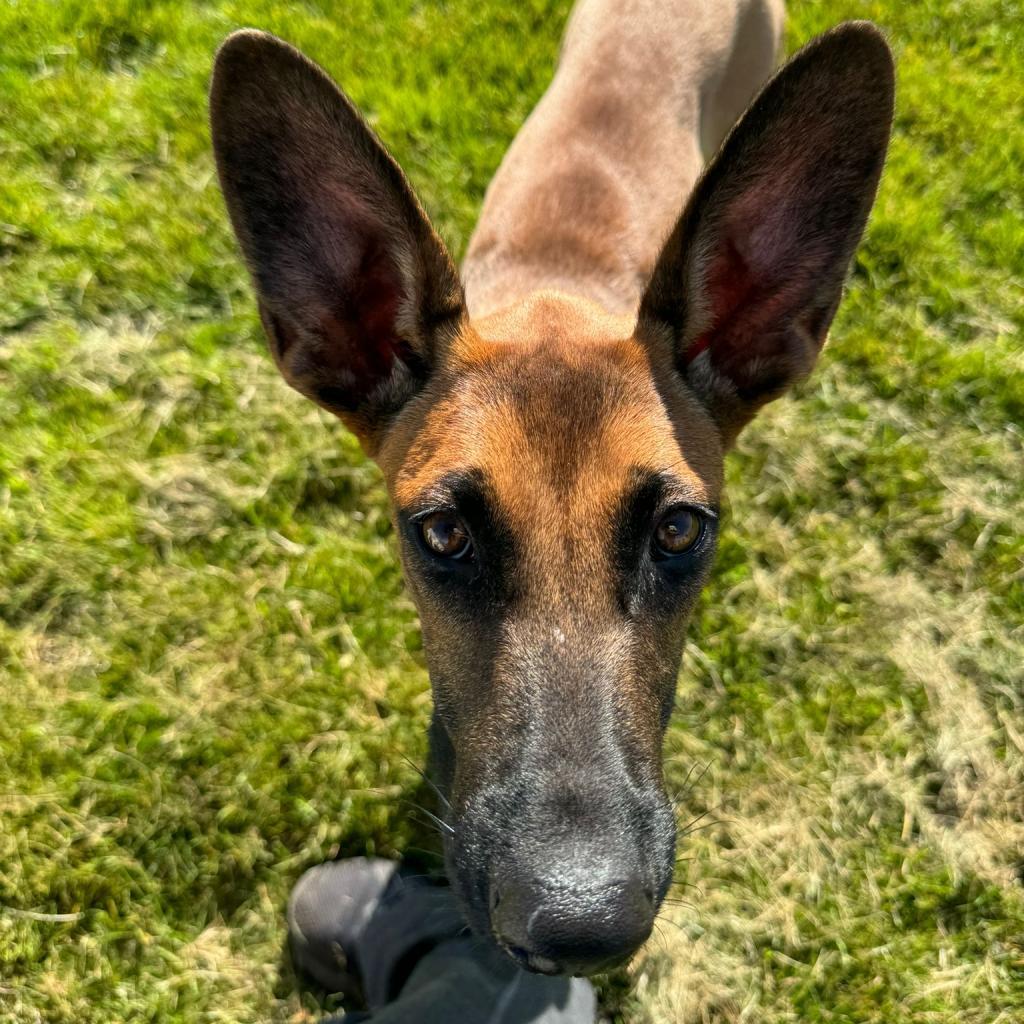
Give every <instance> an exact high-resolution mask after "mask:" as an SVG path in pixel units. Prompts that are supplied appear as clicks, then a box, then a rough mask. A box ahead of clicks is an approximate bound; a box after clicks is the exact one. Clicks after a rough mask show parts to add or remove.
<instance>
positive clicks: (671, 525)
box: [654, 508, 704, 558]
mask: <svg viewBox="0 0 1024 1024" xmlns="http://www.w3.org/2000/svg"><path fill="white" fill-rule="evenodd" d="M703 530H704V526H703V523H702V522H701V519H700V516H698V515H697V513H696V512H690V511H689V510H687V509H685V508H684V509H677V510H676V511H674V512H670V513H669V514H668V515H667V516H665V518H664V519H662V521H661V522H660V523H658V528H657V529H656V530H655V531H654V547H655V550H656V553H657V554H658V555H660V556H661V557H662V558H673V557H674V556H676V555H682V554H685V553H686V552H687V551H689V550H691V548H693V547H694V546H695V545H696V543H697V541H699V540H700V535H701V533H703Z"/></svg>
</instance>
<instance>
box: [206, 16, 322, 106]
mask: <svg viewBox="0 0 1024 1024" xmlns="http://www.w3.org/2000/svg"><path fill="white" fill-rule="evenodd" d="M307 63H309V62H308V61H307V60H306V58H305V57H304V56H303V55H302V54H301V53H300V52H299V51H298V50H296V49H295V47H294V46H292V45H291V44H290V43H286V42H285V41H284V40H283V39H279V38H278V37H277V36H275V35H271V34H270V33H269V32H263V31H261V30H260V29H256V28H240V29H238V31H236V32H232V33H231V35H229V36H228V37H227V39H225V40H224V42H223V43H221V44H220V47H219V48H218V50H217V55H216V57H215V58H214V61H213V86H212V88H213V91H214V92H216V91H217V90H218V89H219V88H220V87H222V86H223V85H224V84H225V83H231V82H233V81H235V80H237V79H240V78H245V77H252V76H254V75H267V74H272V73H274V72H275V71H280V70H283V69H286V68H288V67H295V66H296V65H303V64H307Z"/></svg>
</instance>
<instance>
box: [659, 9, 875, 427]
mask: <svg viewBox="0 0 1024 1024" xmlns="http://www.w3.org/2000/svg"><path fill="white" fill-rule="evenodd" d="M892 101H893V69H892V60H891V56H890V54H889V49H888V46H887V45H886V43H885V41H884V39H883V38H882V36H881V35H880V33H879V32H878V31H877V29H875V28H874V27H873V26H870V25H868V24H866V23H850V24H847V25H843V26H840V27H839V28H838V29H835V30H833V31H832V32H830V33H827V34H826V35H825V36H823V37H821V38H820V39H818V40H817V41H815V42H814V43H812V44H810V45H809V46H808V47H805V48H804V49H803V50H802V51H800V53H798V54H797V55H796V56H795V57H794V58H793V60H791V61H790V62H789V64H787V65H786V66H785V67H783V69H782V70H781V71H780V72H779V73H778V74H777V75H776V76H775V77H774V78H773V79H772V80H771V81H770V82H769V83H768V84H767V85H766V86H765V88H764V90H763V91H762V92H761V94H760V95H759V97H758V98H757V99H756V100H755V101H754V103H753V104H752V105H751V107H750V109H749V110H748V111H747V113H746V114H745V115H744V116H743V118H741V120H740V122H739V123H738V124H737V126H736V127H735V128H734V130H733V132H732V133H731V134H730V136H729V137H728V138H727V139H726V141H725V143H724V144H723V147H722V149H721V150H720V152H719V154H718V155H717V157H716V158H715V160H714V161H713V162H712V163H711V165H710V166H709V167H708V169H707V171H706V172H705V174H704V176H703V177H702V179H701V180H700V182H699V183H698V185H697V187H696V189H695V191H694V195H693V197H692V198H691V201H690V203H689V204H688V206H687V208H686V210H685V211H684V213H683V216H682V217H681V218H680V221H679V223H678V224H677V225H676V229H675V230H674V231H673V233H672V235H671V236H670V237H669V239H668V241H667V243H666V245H665V247H664V249H663V251H662V254H661V256H660V258H659V260H658V263H657V265H656V268H655V272H654V275H653V276H652V279H651V282H650V284H649V286H648V289H647V292H646V293H645V295H644V298H643V301H642V304H641V313H640V316H641V321H646V322H647V323H648V324H651V325H654V326H658V325H661V326H667V327H668V328H669V329H670V330H671V334H672V343H673V346H674V349H675V354H676V361H677V365H678V366H679V368H680V371H681V372H682V373H683V374H684V375H685V376H686V377H687V379H688V380H689V381H690V383H691V385H692V386H694V389H695V390H696V391H697V392H698V394H699V395H700V397H702V399H703V400H704V401H705V403H706V404H707V405H708V407H709V408H710V409H711V411H712V413H713V414H714V415H715V416H716V418H717V419H718V420H719V422H720V424H721V425H722V426H723V430H724V431H725V433H727V434H734V433H735V432H736V431H737V430H738V429H739V427H741V426H742V425H743V423H745V422H746V420H748V419H749V418H750V417H751V416H752V415H753V413H754V411H756V409H757V408H758V407H759V406H760V405H762V404H764V402H766V401H768V400H770V399H772V398H774V397H776V396H777V395H779V394H780V393H781V392H782V391H784V390H785V389H786V388H787V387H788V386H789V385H790V384H792V383H793V382H794V381H795V380H797V379H799V378H800V377H802V376H804V375H805V374H807V373H808V372H809V371H810V369H811V367H812V366H813V364H814V361H815V359H816V357H817V354H818V351H819V350H820V348H821V346H822V345H823V344H824V340H825V336H826V334H827V331H828V328H829V325H830V324H831V321H832V318H833V316H834V314H835V310H836V307H837V306H838V303H839V299H840V297H841V293H842V285H843V279H844V277H845V273H846V270H847V267H848V265H849V262H850V259H851V257H852V255H853V252H854V250H855V248H856V246H857V243H858V242H859V240H860V237H861V234H862V232H863V229H864V224H865V222H866V220H867V216H868V212H869V210H870V208H871V204H872V202H873V199H874V195H875V191H876V189H877V185H878V179H879V176H880V174H881V169H882V164H883V162H884V157H885V150H886V146H887V142H888V137H889V130H890V125H891V120H892Z"/></svg>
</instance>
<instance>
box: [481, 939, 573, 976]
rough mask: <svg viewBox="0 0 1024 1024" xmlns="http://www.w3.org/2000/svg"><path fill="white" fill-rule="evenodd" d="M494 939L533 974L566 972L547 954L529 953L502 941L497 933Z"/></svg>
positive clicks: (503, 950)
mask: <svg viewBox="0 0 1024 1024" xmlns="http://www.w3.org/2000/svg"><path fill="white" fill-rule="evenodd" d="M494 941H495V942H496V943H497V944H498V946H499V947H500V949H501V951H502V952H503V953H505V954H506V955H507V956H508V957H510V958H511V959H512V960H514V961H515V962H516V964H518V966H520V967H522V968H523V970H526V971H530V972H531V973H532V974H545V975H549V976H551V975H556V974H562V973H564V972H563V971H562V969H561V968H560V967H559V966H558V964H556V963H555V961H554V960H549V959H548V958H547V957H546V956H538V955H537V954H535V953H528V952H527V951H526V950H525V949H522V948H521V947H519V946H510V945H508V944H507V943H505V942H502V940H501V939H499V938H498V936H497V935H495V936H494Z"/></svg>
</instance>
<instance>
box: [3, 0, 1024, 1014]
mask: <svg viewBox="0 0 1024 1024" xmlns="http://www.w3.org/2000/svg"><path fill="white" fill-rule="evenodd" d="M567 10H568V3H567V2H566V0H557V2H555V0H552V2H548V0H528V2H519V3H503V2H500V0H447V2H444V3H414V2H412V0H393V2H384V0H377V2H371V0H348V2H344V3H342V2H336V3H335V2H330V0H323V2H321V3H288V4H284V3H256V2H238V3H230V2H226V0H218V2H209V3H189V4H185V3H169V2H163V3H161V2H158V0H150V2H146V0H102V2H101V0H63V2H60V3H55V2H53V0H0V111H2V115H0V673H2V680H0V1021H3V1022H15V1021H17V1022H30V1021H45V1022H65V1021H66V1022H74V1024H92V1022H95V1024H100V1022H102V1024H111V1022H121V1021H160V1022H165V1021H167V1022H170V1021H181V1022H186V1021H187V1022H199V1021H204V1022H205V1021H224V1022H249V1021H251V1022H254V1024H255V1022H261V1024H262V1022H270V1021H277V1022H292V1024H299V1022H304V1021H310V1022H312V1021H314V1020H316V1019H317V1017H318V1016H319V1015H320V1014H321V1013H322V1012H323V1010H324V1009H325V1008H330V1007H333V1006H334V1005H335V1004H334V1003H332V1002H331V1001H330V1000H329V999H328V998H326V997H324V995H323V994H322V993H319V992H317V991H315V990H307V989H303V988H302V987H301V985H300V984H299V983H298V981H297V979H296V978H295V977H294V975H293V974H292V972H291V968H290V967H289V965H288V962H287V958H286V957H284V956H283V955H282V941H283V937H284V928H283V916H282V909H283V905H284V901H285V899H286V896H287V893H288V890H289V888H290V886H291V885H292V883H293V882H294V880H295V879H296V878H297V877H298V875H299V874H300V873H301V871H302V870H303V869H304V868H306V867H307V866H309V865H311V864H315V863H317V862H319V861H321V860H323V859H325V858H328V857H333V856H336V855H339V854H342V855H346V854H356V853H378V854H385V855H387V856H404V857H406V858H408V859H410V860H412V861H414V862H416V863H422V864H424V865H430V864H431V863H433V860H432V858H433V854H432V853H431V850H432V849H434V844H433V840H432V836H431V833H430V831H429V830H428V829H426V828H424V827H423V826H422V825H420V824H418V822H417V820H416V815H415V812H413V811H411V810H410V807H409V803H408V802H407V801H410V800H419V799H421V797H420V796H419V795H418V790H419V777H418V775H417V773H416V769H415V768H414V766H413V762H415V763H420V762H422V759H423V756H424V751H425V737H424V731H425V725H426V722H427V718H428V714H429V706H430V699H429V688H428V683H427V678H426V674H425V670H424V667H423V660H422V656H421V652H420V638H419V631H418V626H417V622H416V617H415V614H414V612H413V609H412V606H411V604H410V602H409V600H408V598H406V597H405V596H404V595H403V591H402V585H401V579H400V574H399V569H398V564H397V559H396V545H395V540H394V536H393V533H392V529H391V526H390V524H389V521H388V518H387V514H386V511H385V503H384V492H383V487H382V485H381V481H380V477H379V475H378V472H377V471H376V469H375V468H374V467H373V466H372V465H370V464H369V463H367V462H366V461H365V460H364V459H363V457H362V456H361V454H360V452H359V449H358V447H357V445H356V443H355V442H354V441H353V440H352V438H351V437H349V436H348V435H347V434H346V433H345V431H344V430H343V428H342V427H341V426H340V425H339V424H338V423H336V422H334V421H332V420H330V419H329V418H328V417H327V416H326V415H323V414H321V413H320V412H318V411H317V410H316V409H314V408H313V407H312V406H311V405H309V404H308V403H305V402H304V401H303V400H302V399H301V398H299V397H298V396H296V395H294V394H293V393H291V392H290V391H288V390H287V389H286V388H285V386H284V385H283V384H282V383H280V381H279V379H278V377H277V375H276V371H274V369H273V367H272V365H271V362H270V360H269V357H268V356H267V355H266V353H265V350H264V345H263V342H262V339H261V337H260V334H259V330H258V327H257V323H256V319H255V314H254V307H253V301H252V297H251V293H250V290H249V287H248V283H247V281H246V277H245V274H244V272H243V270H242V267H241V265H240V262H239V259H238V256H237V252H236V249H235V245H234V243H233V239H232V238H231V236H230V232H229V229H228V227H227V221H226V217H225V214H224V211H223V208H222V204H221V200H220V196H219V193H218V190H217V187H216V182H215V177H214V171H213V163H212V159H211V155H210V148H209V138H208V131H207V126H206V109H205V92H206V84H207V79H208V75H209V71H210V62H211V57H212V54H213V51H214V49H215V47H216V45H217V43H218V41H219V40H220V39H221V38H222V37H223V36H224V35H225V34H226V33H227V32H228V31H229V30H231V29H232V28H234V27H237V26H239V25H244V24H251V25H256V26H259V27H262V28H266V29H269V30H272V31H275V32H277V33H278V34H280V35H283V36H285V37H286V38H288V39H290V40H291V41H292V42H294V43H296V44H297V45H299V46H301V47H302V48H303V49H305V50H306V51H307V52H308V53H309V54H310V55H312V56H314V57H315V58H317V59H319V60H320V61H321V62H322V63H323V64H325V65H326V66H327V67H328V68H329V69H330V70H331V71H332V72H333V73H334V74H335V76H336V77H337V78H338V79H339V81H340V82H341V83H342V84H343V85H344V86H345V88H346V89H347V90H348V91H349V92H350V94H351V95H352V96H353V97H354V98H355V99H356V100H357V102H359V103H360V104H361V105H362V106H363V108H364V109H365V110H366V111H367V112H368V113H369V116H370V117H371V120H372V121H373V122H374V124H375V125H376V126H377V127H378V129H379V131H380V132H381V134H382V135H383V137H384V138H385V140H386V141H387V143H388V144H389V145H390V147H391V148H392V150H393V151H394V153H395V154H396V156H397V157H398V159H399V160H400V162H401V163H402V164H403V165H404V166H405V167H406V168H407V169H408V171H409V173H410V176H411V177H412V179H413V181H414V183H415V185H416V186H417V188H418V190H419V192H420V195H421V196H422V198H423V200H424V203H425V205H426V206H427V208H428V209H429V211H430V212H431V214H432V216H433V218H434V220H435V223H436V224H437V225H438V226H439V228H440V230H441V231H442V233H443V234H444V235H445V237H446V239H447V241H448V242H449V244H450V245H451V246H452V248H453V250H454V251H456V252H461V251H463V249H464V247H465V243H466V241H467V239H468V236H469V233H470V231H471V228H472V224H473V220H474V216H475V213H476V210H477V208H478V206H479V203H480V200H481V197H482V194H483V190H484V188H485V187H486V184H487V181H488V179H489V177H490V175H491V173H492V172H493V170H494V168H495V167H496V165H497V163H498V161H499V160H500V158H501V155H502V152H503V151H504V148H505V146H506V145H507V143H508V141H509V139H510V138H511V137H512V135H513V134H514V132H515V130H516V128H517V127H518V125H519V124H520V122H521V121H522V119H523V117H524V116H525V114H526V113H527V112H528V110H529V109H530V107H531V105H532V104H533V103H534V102H535V100H536V99H537V97H538V96H539V94H540V93H541V92H542V90H543V88H544V86H545V84H546V82H547V80H548V77H549V75H550V72H551V68H552V65H553V61H554V59H555V55H556V52H557V46H558V39H559V36H560V33H561V30H562V26H563V23H564V18H565V15H566V13H567ZM847 17H869V18H872V19H874V20H876V21H877V22H878V23H879V24H881V25H882V26H883V27H884V28H885V29H886V31H887V32H888V33H889V36H890V39H891V40H892V42H893V45H894V48H895V50H896V55H897V60H898V66H899V93H898V100H897V120H896V135H895V138H894V141H893V145H892V149H891V154H890V160H889V164H888V168H887V171H886V174H885V177H884V179H883V183H882V188H881V193H880V197H879V201H878V205H877V207H876V209H875V211H874V214H873V216H872V220H871V224H870V227H869V230H868V234H867V239H866V242H865V244H864V246H863V248H862V249H861V251H860V254H859V256H858V258H857V262H856V266H855V268H854V272H853V275H852V278H851V282H850V287H849V291H848V295H847V298H846V300H845V303H844V305H843V307H842V309H841V312H840V314H839V317H838V318H837V321H836V323H835V326H834V328H833V332H832V338H831V341H830V344H829V346H828V348H827V350H826V354H825V357H824V359H823V361H822V363H821V364H820V366H819V369H818V371H817V372H816V374H815V376H814V377H813V379H812V380H811V381H810V382H809V383H807V384H806V385H805V386H804V387H803V388H802V389H801V394H800V396H799V400H798V401H792V400H786V401H783V402H780V403H778V404H777V406H775V407H773V408H772V409H771V410H770V411H769V412H766V413H765V414H764V415H763V416H762V417H761V418H760V419H759V420H758V421H757V423H756V424H755V425H754V426H753V427H752V428H751V429H750V430H749V431H748V432H747V434H745V435H744V437H743V438H742V441H741V444H740V446H739V449H738V451H737V452H736V453H735V454H734V455H733V456H731V458H730V462H729V468H728V478H729V504H728V509H727V515H726V520H727V521H726V526H725V529H724V539H723V543H722V545H721V551H720V555H719V558H718V564H717V569H716V572H715V576H714V579H713V581H712V583H711V585H710V586H709V588H708V591H707V593H706V594H705V596H704V598H703V600H702V603H701V606H700V610H699V614H698V615H697V616H696V618H695V621H694V623H693V626H692V628H691V633H690V637H689V643H688V647H687V656H686V658H685V660H684V665H683V669H682V672H681V676H680V687H679V699H678V705H677V710H676V714H675V718H674V722H673V724H672V726H671V729H670V731H669V735H668V741H667V749H666V755H667V759H668V775H669V779H670V782H671V784H672V787H673V790H674V792H676V793H677V794H678V795H679V798H680V815H681V821H682V822H685V821H686V820H689V819H690V818H694V817H697V816H698V815H701V814H702V813H704V812H709V813H708V816H707V817H706V818H705V819H703V820H702V824H707V826H708V827H706V828H704V829H703V830H701V831H697V832H695V833H694V834H693V835H691V836H690V837H688V838H687V839H686V841H685V843H684V845H683V846H682V847H681V849H680V854H681V857H682V858H683V859H682V860H681V861H680V864H679V869H678V886H677V890H676V892H675V893H674V895H675V897H676V899H675V900H674V901H673V902H672V903H671V905H669V906H668V907H667V908H666V912H665V913H664V915H663V918H662V921H661V922H660V923H659V926H658V928H657V930H656V933H655V935H654V936H653V937H652V939H651V941H650V942H649V944H648V946H647V949H646V951H645V952H644V953H643V954H642V955H641V956H640V957H638V958H637V960H636V961H635V962H634V964H633V966H632V968H631V971H630V979H629V984H627V982H626V979H625V978H624V977H620V978H618V979H616V980H614V981H613V982H609V983H606V984H605V985H604V987H603V998H604V1002H605V1011H604V1012H605V1014H606V1015H607V1017H608V1018H609V1019H614V1020H619V1021H624V1022H629V1024H633V1022H637V1024H660V1022H668V1021H672V1022H675V1021H678V1022H682V1024H723V1022H733V1021H743V1022H745V1024H784V1022H786V1024H788V1022H801V1024H810V1022H829V1024H838V1022H850V1024H867V1022H878V1024H910V1022H914V1024H954V1022H955V1024H1012V1022H1020V1021H1022V1020H1024V888H1022V880H1024V538H1022V529H1021V522H1022V519H1024V426H1022V425H1024V349H1022V341H1021V339H1022V336H1024V335H1022V330H1024V127H1022V126H1024V102H1022V96H1024V92H1022V90H1021V82H1022V81H1024V19H1022V18H1021V15H1020V9H1019V6H1018V3H1017V2H1016V0H969V2H967V0H913V2H910V0H873V2H867V0H864V2H859V0H835V2H832V3H829V4H822V3H815V2H812V0H803V2H791V4H790V22H789V29H788V39H789V44H790V46H791V47H792V46H796V45H798V44H799V43H800V42H802V41H804V40H805V39H807V38H809V37H810V36H812V35H814V34H815V33H817V32H819V31H821V30H823V29H825V28H826V27H828V26H829V25H831V24H833V23H834V22H836V21H838V20H841V19H842V18H847ZM695 766H697V767H696V770H693V769H694V768H695ZM691 770H693V775H692V777H691V778H690V782H691V783H693V781H694V779H696V780H697V781H696V782H695V783H694V784H693V785H689V786H688V785H687V784H686V783H685V780H686V778H687V775H688V774H689V773H690V772H691ZM453 1024H457V1022H453Z"/></svg>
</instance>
